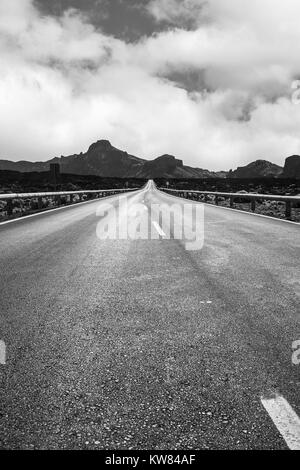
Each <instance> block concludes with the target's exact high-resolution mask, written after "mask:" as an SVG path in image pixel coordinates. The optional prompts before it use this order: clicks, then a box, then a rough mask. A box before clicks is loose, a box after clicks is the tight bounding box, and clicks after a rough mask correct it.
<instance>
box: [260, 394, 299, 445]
mask: <svg viewBox="0 0 300 470" xmlns="http://www.w3.org/2000/svg"><path fill="white" fill-rule="evenodd" d="M261 402H262V404H263V406H264V407H265V409H266V410H267V412H268V413H269V415H270V417H271V419H272V421H273V423H274V424H275V426H276V427H277V429H278V431H279V432H280V434H281V435H282V437H283V439H284V440H285V442H286V444H287V446H288V447H289V448H290V449H291V450H300V419H299V416H298V415H297V414H296V413H295V411H294V410H293V408H292V407H291V405H290V404H289V403H288V402H287V401H286V400H285V398H283V397H282V396H281V395H275V396H274V397H270V398H269V397H262V398H261Z"/></svg>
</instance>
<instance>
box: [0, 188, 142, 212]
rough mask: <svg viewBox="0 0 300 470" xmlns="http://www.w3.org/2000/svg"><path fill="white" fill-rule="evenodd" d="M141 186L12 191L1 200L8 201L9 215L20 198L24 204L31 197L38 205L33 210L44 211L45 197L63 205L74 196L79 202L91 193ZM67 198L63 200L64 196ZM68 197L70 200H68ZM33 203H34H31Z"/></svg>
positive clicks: (98, 194)
mask: <svg viewBox="0 0 300 470" xmlns="http://www.w3.org/2000/svg"><path fill="white" fill-rule="evenodd" d="M138 189H139V188H123V189H92V190H86V191H84V190H82V191H55V192H43V193H12V194H0V201H3V200H4V201H6V208H5V209H4V210H5V212H6V213H7V215H8V216H9V217H11V216H12V215H13V209H14V201H15V200H19V201H20V204H21V205H24V204H23V203H22V202H21V201H23V200H24V199H25V200H26V199H31V200H32V201H33V202H34V201H36V207H34V208H33V210H38V211H42V210H43V209H47V208H48V206H45V207H44V202H43V199H44V198H48V199H51V198H52V199H54V205H56V206H61V205H63V204H72V203H74V197H73V196H78V197H79V202H80V201H82V199H83V196H84V195H91V196H92V198H95V199H96V198H102V197H106V196H113V195H115V194H120V193H125V192H132V191H137V190H138ZM64 197H65V198H66V200H65V202H63V198H64ZM67 199H68V201H67ZM31 205H32V204H31Z"/></svg>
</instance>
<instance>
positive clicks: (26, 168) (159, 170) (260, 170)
mask: <svg viewBox="0 0 300 470" xmlns="http://www.w3.org/2000/svg"><path fill="white" fill-rule="evenodd" d="M50 163H59V164H60V167H61V173H66V174H73V175H83V176H84V175H85V176H93V175H95V176H102V177H119V178H148V179H151V178H170V179H171V178H182V179H185V178H186V179H189V178H201V179H204V178H250V179H251V178H274V177H275V178H277V177H286V178H300V156H298V155H293V156H291V157H289V158H287V159H286V162H285V167H284V169H283V168H282V167H281V166H278V165H275V164H274V163H271V162H269V161H266V160H257V161H255V162H252V163H249V165H247V166H243V167H239V168H237V169H236V170H234V171H232V170H230V172H226V171H219V172H213V171H209V170H204V169H202V168H192V167H190V166H185V165H184V164H183V161H182V160H178V159H177V158H175V157H174V156H173V155H161V156H160V157H157V158H155V159H154V160H144V159H142V158H139V157H135V156H134V155H130V154H128V153H127V152H124V151H122V150H119V149H117V148H115V147H113V146H112V145H111V143H110V142H109V141H108V140H98V141H97V142H95V143H93V144H92V145H91V146H90V147H89V149H88V151H87V152H85V153H80V154H75V155H69V156H68V157H64V156H61V157H60V158H53V159H51V160H48V161H46V162H28V161H19V162H12V161H9V160H0V170H9V171H19V172H22V173H27V172H45V171H49V167H50Z"/></svg>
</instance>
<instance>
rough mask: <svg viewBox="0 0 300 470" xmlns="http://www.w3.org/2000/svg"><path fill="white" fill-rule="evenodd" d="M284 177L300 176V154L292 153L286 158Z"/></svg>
mask: <svg viewBox="0 0 300 470" xmlns="http://www.w3.org/2000/svg"><path fill="white" fill-rule="evenodd" d="M282 177H283V178H300V156H299V155H292V156H291V157H288V158H287V159H286V160H285V165H284V169H283V173H282Z"/></svg>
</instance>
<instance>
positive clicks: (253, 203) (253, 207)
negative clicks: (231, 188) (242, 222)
mask: <svg viewBox="0 0 300 470" xmlns="http://www.w3.org/2000/svg"><path fill="white" fill-rule="evenodd" d="M255 208H256V199H252V200H251V211H252V212H255Z"/></svg>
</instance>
